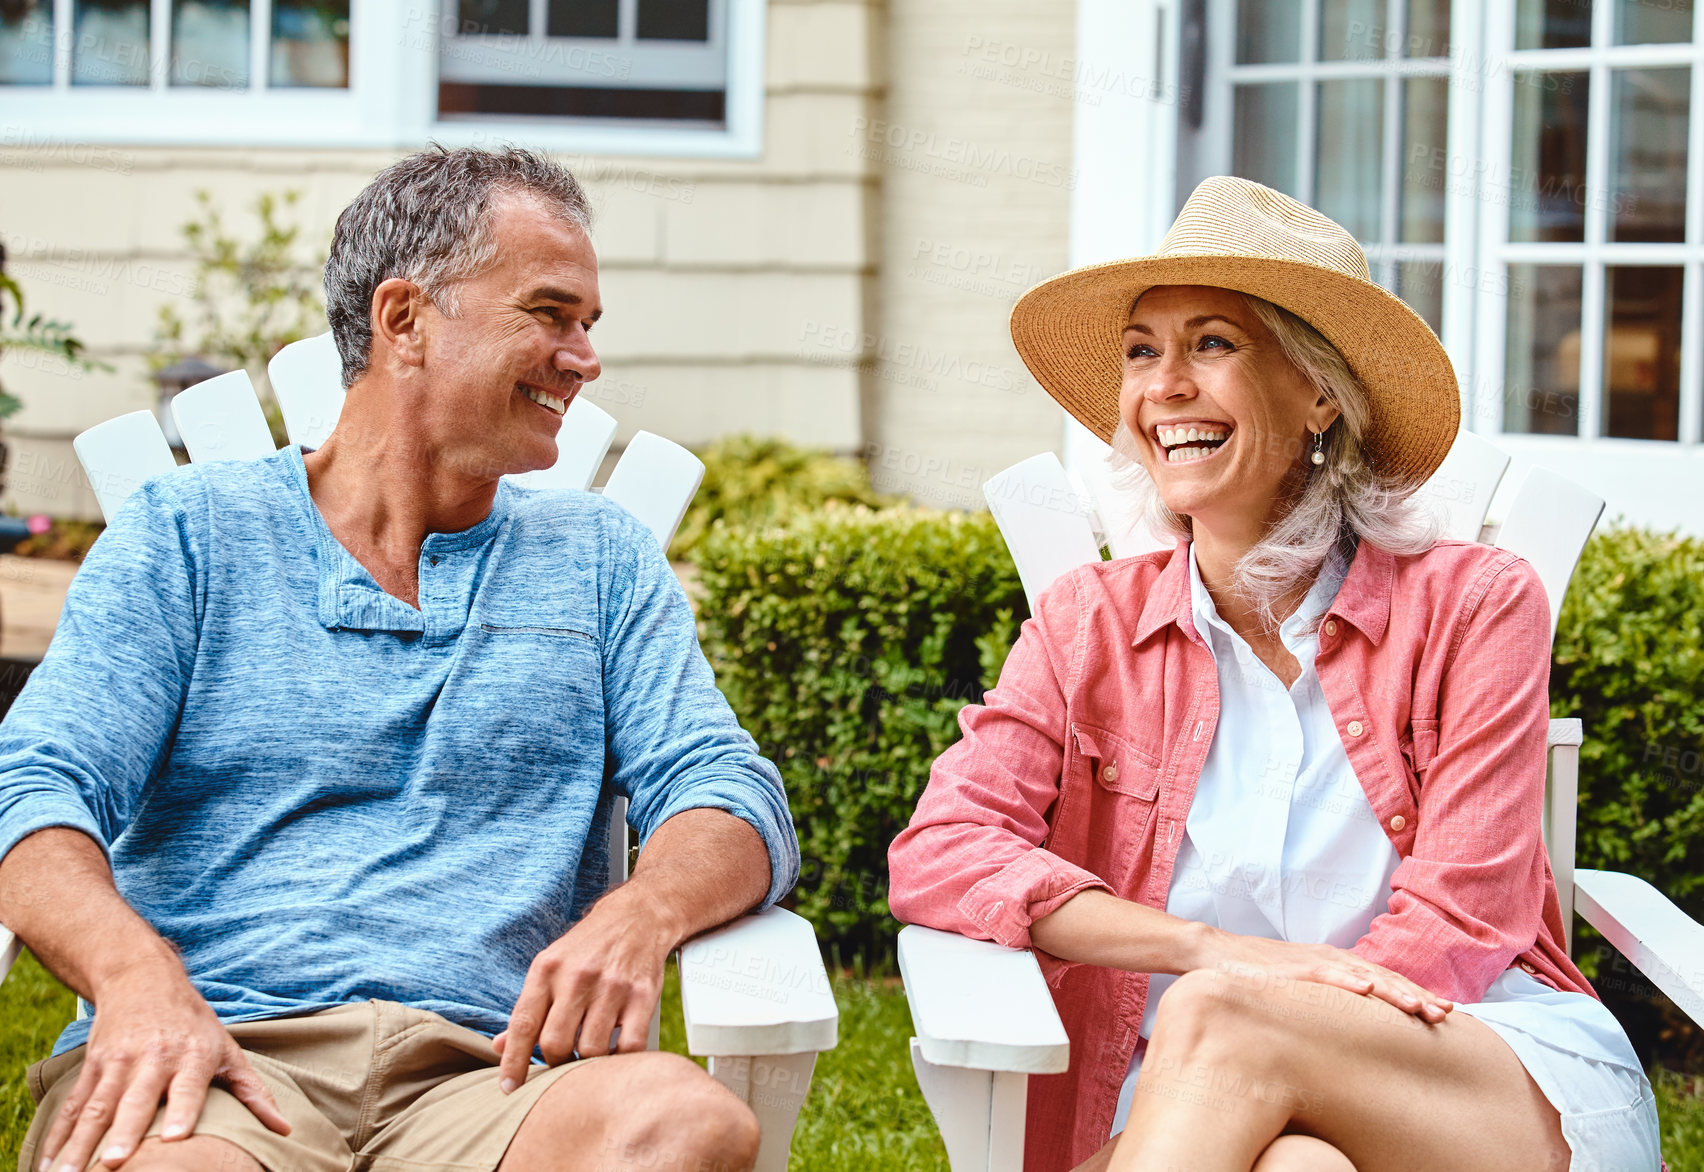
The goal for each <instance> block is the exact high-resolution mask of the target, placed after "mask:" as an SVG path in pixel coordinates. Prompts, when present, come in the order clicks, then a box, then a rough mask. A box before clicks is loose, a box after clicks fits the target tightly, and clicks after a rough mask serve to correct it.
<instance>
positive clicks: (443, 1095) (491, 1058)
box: [18, 1001, 597, 1172]
mask: <svg viewBox="0 0 1704 1172" xmlns="http://www.w3.org/2000/svg"><path fill="white" fill-rule="evenodd" d="M226 1028H228V1029H229V1030H230V1032H231V1036H232V1037H234V1038H235V1039H236V1040H237V1044H238V1045H240V1046H241V1047H242V1048H243V1050H244V1051H245V1052H246V1053H247V1055H248V1060H249V1064H250V1065H251V1066H253V1067H254V1070H255V1073H256V1074H258V1075H259V1076H260V1077H261V1079H262V1080H263V1081H264V1082H265V1083H266V1086H267V1089H269V1090H270V1091H271V1092H272V1097H273V1098H274V1099H275V1100H276V1101H277V1103H278V1108H279V1110H281V1111H282V1112H283V1113H284V1118H286V1119H288V1120H289V1121H290V1126H291V1131H290V1134H289V1135H287V1136H283V1135H278V1134H276V1133H274V1132H271V1131H268V1130H267V1129H266V1127H265V1125H264V1124H262V1123H261V1122H260V1121H259V1120H258V1119H256V1118H255V1117H254V1116H253V1115H252V1114H250V1112H249V1109H248V1108H247V1107H245V1106H243V1104H242V1103H241V1101H239V1100H238V1099H237V1098H236V1096H234V1095H232V1094H231V1093H230V1092H229V1091H227V1090H225V1089H224V1088H222V1087H219V1086H214V1087H212V1088H210V1089H209V1090H208V1093H207V1105H206V1106H205V1107H203V1108H202V1111H201V1120H200V1122H198V1123H197V1124H196V1126H195V1134H196V1135H214V1136H218V1137H219V1138H220V1139H224V1140H229V1141H230V1142H231V1143H233V1144H235V1145H236V1146H237V1147H239V1148H241V1149H243V1150H244V1151H245V1152H247V1153H249V1155H251V1156H253V1157H254V1158H255V1159H256V1160H258V1161H260V1163H261V1164H262V1165H264V1166H265V1167H266V1168H268V1169H270V1170H271V1172H367V1170H369V1169H370V1170H372V1172H437V1170H442V1172H473V1170H475V1169H477V1170H478V1172H491V1170H492V1169H494V1168H496V1167H497V1163H498V1161H499V1160H501V1159H502V1158H503V1153H504V1151H506V1150H507V1149H508V1147H509V1141H510V1140H512V1139H513V1138H514V1136H515V1132H516V1131H518V1130H519V1129H520V1126H521V1122H522V1120H524V1119H525V1118H526V1115H527V1112H528V1111H529V1110H531V1108H532V1105H533V1104H534V1103H536V1102H538V1099H539V1096H540V1095H542V1094H543V1093H544V1092H545V1091H546V1090H547V1089H548V1088H549V1087H550V1085H551V1084H552V1083H554V1082H555V1081H556V1080H557V1079H558V1078H560V1077H562V1076H563V1075H564V1074H567V1073H569V1072H570V1071H574V1070H577V1069H580V1068H581V1067H583V1066H584V1065H586V1063H587V1062H595V1061H597V1059H595V1058H594V1059H586V1060H583V1061H581V1062H575V1063H572V1064H570V1065H565V1066H555V1067H550V1068H546V1067H543V1066H538V1065H536V1064H535V1065H533V1066H532V1067H531V1068H530V1069H529V1070H528V1072H527V1081H526V1083H525V1084H523V1085H522V1086H521V1087H520V1088H519V1089H518V1090H516V1091H515V1092H514V1093H513V1094H511V1095H505V1094H503V1093H502V1092H501V1091H500V1090H498V1088H497V1081H498V1078H499V1072H498V1069H497V1061H498V1057H497V1052H496V1051H495V1050H493V1049H492V1048H491V1039H489V1038H487V1037H486V1036H485V1035H484V1034H481V1033H477V1032H475V1031H473V1030H470V1029H464V1028H463V1027H461V1026H458V1025H452V1024H450V1023H449V1022H448V1021H445V1020H444V1019H443V1018H441V1017H439V1016H438V1015H437V1014H435V1013H426V1012H424V1011H422V1010H418V1009H409V1008H408V1007H406V1006H403V1005H398V1004H396V1003H395V1002H391V1001H368V1002H365V1003H361V1004H351V1005H340V1006H338V1007H337V1008H335V1009H326V1010H321V1011H320V1012H318V1013H311V1014H307V1015H305V1016H302V1017H282V1018H273V1019H271V1020H268V1021H249V1022H236V1023H233V1024H231V1025H229V1026H228V1027H226ZM83 1050H84V1048H83V1047H81V1046H79V1047H77V1048H76V1049H75V1050H67V1051H66V1052H65V1053H63V1054H59V1055H56V1056H55V1057H52V1058H49V1059H47V1060H46V1061H45V1062H38V1063H36V1064H35V1065H34V1066H32V1067H30V1069H29V1074H28V1082H29V1088H30V1094H31V1095H32V1096H34V1098H35V1101H36V1115H35V1119H34V1120H33V1121H32V1122H31V1123H30V1130H29V1134H28V1135H27V1136H25V1137H24V1146H23V1149H22V1150H21V1151H20V1152H19V1154H18V1169H19V1172H34V1168H35V1162H36V1147H37V1145H38V1144H40V1143H41V1141H42V1139H43V1138H45V1137H46V1135H47V1130H48V1127H49V1126H50V1125H51V1123H52V1120H53V1114H54V1112H55V1111H56V1110H57V1109H58V1108H59V1105H60V1104H61V1103H63V1102H64V1101H65V1098H66V1096H68V1095H69V1094H70V1093H71V1088H72V1087H73V1086H75V1085H76V1082H77V1073H78V1071H79V1070H81V1069H82V1066H83ZM163 1116H164V1111H163V1109H162V1110H161V1111H160V1112H157V1113H156V1114H155V1116H154V1122H153V1123H152V1124H151V1125H150V1126H149V1128H148V1134H149V1135H156V1134H158V1132H159V1130H160V1124H161V1120H162V1118H163ZM100 1151H101V1145H99V1144H97V1145H96V1146H95V1153H96V1155H97V1156H98V1155H99V1153H100ZM89 1166H90V1167H91V1168H93V1167H95V1162H94V1161H91V1162H90V1165H89Z"/></svg>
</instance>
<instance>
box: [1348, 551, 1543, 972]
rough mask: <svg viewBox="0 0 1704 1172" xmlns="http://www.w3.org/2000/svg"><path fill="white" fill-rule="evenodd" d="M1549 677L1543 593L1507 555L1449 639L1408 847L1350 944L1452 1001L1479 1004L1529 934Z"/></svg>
mask: <svg viewBox="0 0 1704 1172" xmlns="http://www.w3.org/2000/svg"><path fill="white" fill-rule="evenodd" d="M1549 675H1550V609H1549V604H1548V602H1547V601H1546V598H1545V594H1544V587H1543V584H1542V583H1541V582H1540V581H1539V578H1538V574H1537V572H1536V571H1534V570H1533V568H1532V567H1531V566H1530V565H1528V564H1527V563H1526V562H1524V561H1521V560H1519V559H1514V560H1511V561H1510V562H1508V563H1505V564H1504V565H1503V566H1502V567H1500V568H1499V569H1497V570H1496V571H1495V572H1494V576H1493V577H1492V579H1491V581H1490V582H1489V584H1488V585H1487V586H1486V588H1485V589H1484V590H1483V592H1482V593H1481V594H1480V595H1479V598H1478V601H1477V604H1476V605H1473V606H1472V609H1471V611H1470V612H1469V613H1468V614H1467V616H1466V617H1465V618H1464V620H1463V621H1462V622H1461V623H1460V624H1459V625H1458V626H1457V629H1456V631H1455V633H1454V635H1453V637H1452V640H1451V656H1450V660H1449V662H1448V665H1447V667H1446V668H1445V672H1444V676H1443V680H1442V683H1441V685H1440V687H1439V692H1438V706H1439V707H1438V748H1437V754H1436V756H1435V757H1434V758H1433V760H1432V763H1431V766H1430V768H1429V769H1428V770H1427V771H1426V774H1425V776H1424V779H1423V780H1422V782H1421V785H1420V798H1419V817H1418V821H1417V828H1416V832H1415V838H1414V845H1413V850H1412V852H1411V853H1410V854H1409V855H1408V857H1406V858H1404V859H1403V860H1402V861H1401V863H1399V864H1398V865H1397V868H1396V871H1395V874H1394V875H1393V876H1392V878H1391V896H1390V904H1389V909H1388V910H1387V911H1386V912H1384V913H1383V914H1382V915H1380V916H1379V917H1378V918H1377V919H1375V920H1374V921H1373V922H1372V924H1371V925H1370V926H1369V928H1368V930H1367V933H1366V935H1365V936H1363V937H1362V938H1361V939H1360V940H1359V941H1358V942H1357V943H1356V944H1355V946H1354V951H1355V952H1356V953H1358V954H1359V955H1361V956H1364V957H1366V958H1367V959H1368V960H1371V961H1374V962H1375V963H1378V964H1381V965H1383V966H1385V967H1386V968H1389V969H1393V970H1395V971H1396V972H1399V973H1402V974H1403V975H1404V976H1406V977H1408V978H1409V979H1410V980H1413V981H1416V982H1418V983H1419V984H1421V985H1423V986H1425V987H1426V988H1428V989H1430V990H1432V991H1433V992H1434V993H1438V994H1440V995H1442V996H1444V997H1448V998H1451V999H1453V1000H1456V1001H1463V1002H1474V1001H1478V1000H1480V999H1481V998H1482V997H1483V996H1484V995H1485V991H1486V989H1488V988H1489V987H1490V985H1491V982H1492V981H1494V980H1495V979H1496V978H1497V975H1498V974H1499V973H1501V972H1502V971H1503V970H1504V969H1506V968H1508V967H1509V965H1510V963H1511V962H1513V960H1514V958H1515V957H1517V956H1519V955H1520V954H1521V953H1523V952H1525V951H1526V950H1527V949H1529V948H1531V947H1532V946H1533V944H1534V942H1535V940H1536V939H1537V936H1538V930H1539V924H1540V920H1541V917H1542V915H1543V906H1544V891H1545V882H1546V865H1547V864H1546V861H1545V854H1544V844H1543V838H1542V817H1543V808H1544V768H1545V752H1546V748H1545V745H1546V738H1547V733H1548V729H1549V721H1550V702H1549Z"/></svg>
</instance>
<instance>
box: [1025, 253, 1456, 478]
mask: <svg viewBox="0 0 1704 1172" xmlns="http://www.w3.org/2000/svg"><path fill="white" fill-rule="evenodd" d="M1156 285H1211V286H1216V287H1218V288H1221V289H1233V290H1236V291H1238V292H1241V293H1249V294H1253V295H1254V296H1256V297H1260V298H1263V299H1265V300H1267V301H1270V302H1272V303H1273V304H1274V305H1278V306H1281V307H1282V308H1284V309H1287V310H1289V311H1290V312H1291V313H1293V314H1295V315H1296V316H1297V317H1299V318H1301V319H1302V320H1303V321H1305V322H1307V323H1308V324H1309V325H1311V326H1313V327H1314V329H1316V330H1318V331H1319V332H1320V333H1321V334H1322V335H1324V337H1325V339H1326V340H1327V341H1328V342H1330V343H1331V344H1332V345H1333V346H1335V347H1336V348H1337V352H1338V353H1339V354H1341V355H1342V356H1343V358H1344V360H1345V361H1346V362H1347V363H1348V364H1349V369H1350V370H1351V371H1352V372H1354V374H1355V377H1356V378H1358V379H1359V380H1360V382H1361V385H1362V386H1364V387H1365V388H1366V390H1367V396H1368V399H1369V406H1370V411H1371V419H1370V421H1369V425H1368V428H1367V432H1366V436H1365V438H1364V441H1363V442H1364V447H1365V448H1366V451H1367V458H1368V461H1369V463H1371V465H1372V466H1373V468H1374V469H1375V471H1376V472H1378V473H1379V474H1380V476H1381V477H1383V478H1384V479H1385V480H1386V482H1387V483H1389V484H1391V485H1393V486H1401V487H1405V488H1414V487H1417V486H1419V485H1420V484H1422V483H1424V482H1425V480H1426V479H1427V478H1428V477H1430V476H1431V475H1432V473H1433V472H1436V471H1437V469H1438V465H1440V464H1442V463H1443V460H1444V457H1445V456H1446V455H1447V454H1448V453H1449V450H1450V446H1451V445H1452V444H1453V443H1454V442H1455V438H1456V434H1457V432H1458V431H1460V429H1461V392H1460V391H1459V390H1458V388H1457V386H1456V379H1455V370H1454V368H1453V367H1452V366H1451V364H1450V359H1449V355H1448V354H1447V353H1445V351H1444V347H1443V343H1441V342H1439V341H1438V336H1437V335H1436V334H1434V333H1433V332H1432V329H1431V327H1430V326H1428V325H1427V324H1426V322H1425V320H1424V319H1422V318H1421V317H1420V315H1419V314H1417V313H1415V312H1414V311H1413V310H1412V309H1410V308H1409V307H1408V306H1407V305H1406V304H1405V303H1404V302H1403V301H1402V300H1401V299H1399V298H1398V297H1396V296H1394V295H1393V294H1391V293H1390V292H1388V291H1387V290H1385V289H1384V288H1382V287H1381V286H1379V285H1375V284H1373V283H1372V282H1371V281H1363V280H1360V279H1358V278H1355V277H1352V276H1349V275H1347V274H1345V273H1340V272H1337V271H1336V270H1333V269H1329V268H1325V267H1323V266H1320V265H1313V264H1308V263H1306V262H1302V261H1291V260H1279V259H1275V258H1273V257H1270V256H1238V255H1218V254H1215V255H1196V256H1157V257H1143V258H1139V259H1136V260H1123V261H1113V262H1111V263H1107V264H1098V265H1090V266H1088V267H1086V268H1080V269H1073V270H1072V271H1071V272H1068V273H1062V274H1060V275H1059V276H1057V277H1053V278H1051V279H1050V280H1046V281H1043V282H1042V283H1041V284H1039V285H1037V286H1035V287H1034V288H1033V289H1031V290H1029V291H1028V292H1027V293H1025V294H1024V295H1023V296H1022V297H1020V298H1019V299H1018V302H1017V304H1016V305H1014V306H1013V307H1012V320H1011V329H1012V341H1013V343H1015V344H1016V346H1017V349H1018V354H1019V356H1020V357H1022V358H1023V360H1024V365H1025V366H1027V367H1029V371H1030V373H1031V374H1033V375H1034V376H1035V379H1036V381H1037V382H1039V383H1040V384H1041V385H1042V387H1043V389H1045V390H1046V391H1047V393H1048V394H1050V395H1052V396H1053V397H1054V398H1055V399H1056V400H1058V402H1059V404H1060V405H1061V406H1062V407H1064V408H1065V409H1066V410H1067V411H1069V412H1070V413H1071V414H1072V415H1073V416H1074V417H1075V418H1076V419H1077V421H1078V422H1079V423H1081V424H1082V425H1083V426H1084V427H1087V428H1088V429H1089V430H1090V431H1092V432H1094V433H1095V434H1096V435H1098V436H1100V438H1101V439H1103V440H1106V441H1108V442H1110V441H1111V439H1112V436H1113V433H1114V432H1115V431H1116V430H1117V427H1118V393H1119V386H1120V384H1121V382H1122V380H1123V369H1124V358H1123V332H1124V327H1125V325H1126V323H1127V322H1128V321H1129V314H1130V307H1131V305H1132V304H1133V303H1134V302H1135V300H1136V298H1138V297H1140V296H1141V295H1142V294H1143V293H1145V292H1147V291H1148V290H1149V289H1152V288H1153V287H1155V286H1156Z"/></svg>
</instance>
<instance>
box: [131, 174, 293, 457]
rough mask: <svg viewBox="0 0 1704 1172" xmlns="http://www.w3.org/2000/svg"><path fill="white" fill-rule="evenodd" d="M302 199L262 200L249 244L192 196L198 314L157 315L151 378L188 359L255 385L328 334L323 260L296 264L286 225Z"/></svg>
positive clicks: (282, 195)
mask: <svg viewBox="0 0 1704 1172" xmlns="http://www.w3.org/2000/svg"><path fill="white" fill-rule="evenodd" d="M300 198H301V192H299V191H293V190H291V191H284V192H278V193H274V192H262V193H261V195H260V196H259V197H258V198H257V199H256V200H255V202H254V213H255V216H256V218H257V219H258V220H259V221H260V236H259V238H258V239H254V240H249V241H244V240H241V239H239V238H238V237H237V236H235V235H234V234H232V232H231V231H230V230H229V229H228V228H227V227H226V225H225V221H224V218H223V216H222V215H221V214H220V212H219V209H218V208H217V207H215V206H214V204H213V196H212V194H211V193H209V192H207V191H205V190H201V191H197V192H196V193H195V202H196V208H197V211H196V215H195V217H194V218H193V219H190V220H189V221H187V222H186V223H185V224H184V225H183V227H182V228H181V229H180V231H181V233H182V235H183V238H184V242H185V243H186V244H188V245H189V251H190V255H191V256H192V257H193V258H194V261H195V293H194V305H195V308H194V311H193V313H192V314H191V315H190V319H189V320H185V317H184V316H183V315H180V314H179V313H178V311H177V310H176V309H175V308H174V307H172V306H170V305H164V306H161V307H160V317H159V322H158V324H157V325H156V326H155V329H154V344H153V346H152V348H151V349H150V350H149V352H148V372H149V374H150V375H152V374H155V373H158V372H159V371H161V370H164V369H165V368H166V367H168V366H170V365H172V364H173V363H175V362H177V361H179V360H180V359H182V358H185V357H187V356H189V355H191V354H198V355H200V356H201V357H203V358H205V359H207V360H208V361H210V362H214V363H218V364H220V365H222V366H227V367H231V368H233V369H235V368H237V367H242V368H244V369H246V370H247V371H248V372H249V374H250V375H252V376H254V378H255V379H256V381H257V383H259V382H261V381H262V380H264V377H265V371H266V364H267V363H268V362H269V361H271V359H272V356H273V355H274V354H276V353H278V351H279V350H281V349H283V348H284V347H285V346H287V345H289V344H290V343H291V342H295V341H299V340H300V339H302V338H306V337H311V336H313V335H314V334H317V333H321V332H323V331H324V329H325V305H324V302H323V301H322V300H321V297H320V286H319V273H320V271H321V270H322V269H323V268H324V264H325V258H324V255H323V253H321V254H319V255H318V256H317V257H316V258H315V259H314V261H313V262H311V263H308V264H304V263H302V262H301V260H299V259H298V253H299V251H300V247H299V241H300V239H301V235H302V229H301V226H300V225H299V224H296V223H293V222H286V219H287V218H288V215H289V213H290V212H291V209H294V208H295V206H296V203H297V201H298V200H299V199H300ZM267 418H268V420H269V422H271V424H272V430H273V433H274V438H275V439H276V440H277V441H278V442H280V443H282V442H283V435H282V421H281V420H280V418H279V416H278V411H277V408H276V406H272V407H270V408H269V409H268V411H267Z"/></svg>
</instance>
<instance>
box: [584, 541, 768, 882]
mask: <svg viewBox="0 0 1704 1172" xmlns="http://www.w3.org/2000/svg"><path fill="white" fill-rule="evenodd" d="M611 542H612V558H611V560H612V562H613V563H615V564H616V565H617V567H618V568H617V570H616V572H615V574H614V578H613V582H612V586H611V591H610V596H609V608H608V611H607V614H606V618H605V622H604V640H603V643H604V650H603V661H604V711H605V715H606V721H607V724H606V733H605V739H606V752H607V761H608V764H607V769H608V773H609V777H610V779H611V782H612V784H613V785H614V786H615V788H616V790H617V791H618V792H620V793H621V794H623V795H625V796H626V797H627V798H628V801H629V805H628V811H627V817H628V821H629V822H631V823H632V824H633V826H634V827H635V828H636V829H637V830H638V831H639V843H640V848H641V849H643V848H644V844H645V843H646V841H648V840H649V839H650V836H651V834H652V833H653V832H654V831H655V830H656V829H657V827H659V826H661V825H662V824H663V823H664V822H666V821H668V820H669V819H670V818H672V817H674V816H675V815H676V814H679V813H681V812H683V811H686V810H697V809H714V810H724V811H726V812H727V813H729V814H732V815H734V816H735V817H737V818H740V819H742V820H744V821H745V822H747V823H749V824H750V825H751V827H752V829H754V830H756V831H757V833H758V834H759V835H760V836H761V837H762V839H763V844H764V847H765V848H766V849H767V850H768V852H769V873H770V878H769V891H768V894H767V895H766V896H765V897H764V901H763V904H762V906H763V907H768V906H770V905H771V904H773V903H775V902H776V901H777V900H779V899H780V898H781V897H782V896H784V895H786V894H787V892H788V891H790V890H792V887H793V884H794V883H796V882H797V881H798V877H799V840H798V836H797V834H796V833H795V832H794V829H793V819H792V815H791V814H790V813H789V811H788V809H787V794H786V791H785V790H784V789H783V788H782V784H781V774H780V772H779V771H778V770H777V769H776V768H775V766H774V765H773V764H772V763H771V762H770V761H768V760H767V759H766V758H765V757H763V756H762V755H761V754H760V753H759V752H758V750H757V743H756V742H755V741H753V740H752V738H751V734H750V733H748V732H746V731H745V729H743V728H741V727H740V722H739V720H738V719H737V718H736V717H735V716H734V712H733V709H732V708H731V707H729V705H728V701H727V699H726V697H724V696H723V695H722V692H721V690H720V689H719V688H717V686H716V678H715V674H714V673H713V672H712V671H711V670H710V664H709V662H708V661H707V660H706V659H705V658H704V652H703V650H702V648H700V647H699V645H698V633H697V626H696V624H695V622H694V620H693V616H692V607H691V605H690V604H689V603H688V602H687V598H686V591H685V590H684V589H682V587H681V584H680V580H679V579H678V578H676V577H675V574H674V571H673V569H671V568H670V566H669V563H668V559H667V558H666V557H665V556H664V555H663V551H662V548H661V547H660V546H659V545H658V544H657V542H656V540H655V539H654V538H653V537H652V536H651V534H650V533H649V532H648V531H646V530H645V529H644V528H642V527H641V526H640V525H639V523H638V522H636V521H634V520H633V519H632V518H631V517H628V516H627V515H626V514H625V513H624V514H622V515H621V517H620V520H619V522H618V523H617V524H615V525H614V526H612V530H611Z"/></svg>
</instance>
